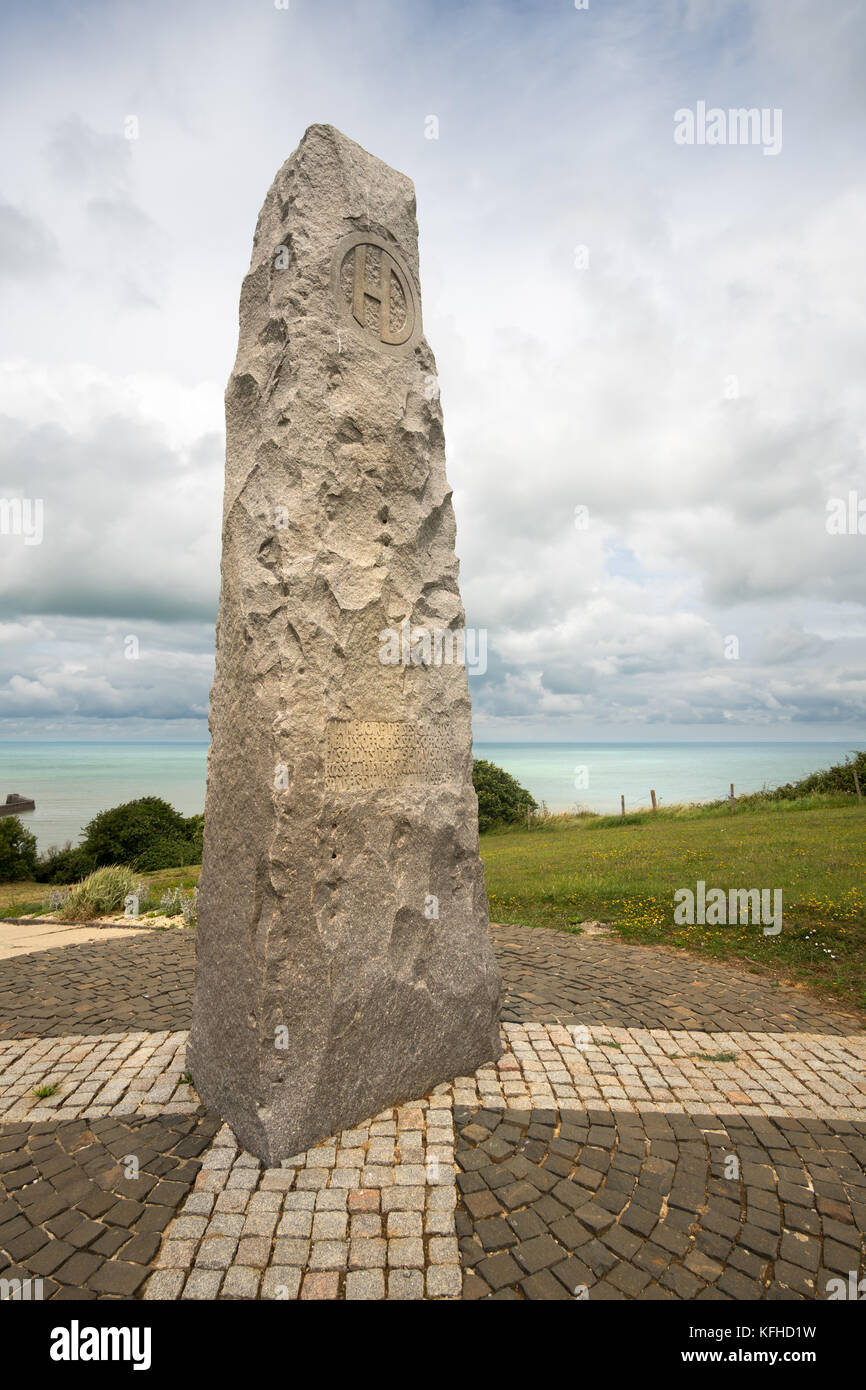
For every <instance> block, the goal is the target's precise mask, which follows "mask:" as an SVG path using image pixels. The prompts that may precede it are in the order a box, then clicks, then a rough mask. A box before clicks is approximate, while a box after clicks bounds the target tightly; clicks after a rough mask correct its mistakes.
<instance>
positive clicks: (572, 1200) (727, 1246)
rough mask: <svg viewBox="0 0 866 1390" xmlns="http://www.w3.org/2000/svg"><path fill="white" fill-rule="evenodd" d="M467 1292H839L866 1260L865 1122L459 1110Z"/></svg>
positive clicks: (460, 1227) (460, 1223)
mask: <svg viewBox="0 0 866 1390" xmlns="http://www.w3.org/2000/svg"><path fill="white" fill-rule="evenodd" d="M455 1122H456V1126H457V1134H458V1141H457V1149H456V1157H457V1162H458V1165H459V1168H460V1174H459V1176H458V1179H457V1181H458V1186H459V1188H460V1192H461V1198H462V1200H461V1205H460V1210H459V1211H458V1214H457V1231H458V1234H459V1236H460V1252H461V1256H462V1260H463V1263H464V1266H465V1267H466V1268H467V1271H468V1272H467V1274H466V1279H465V1284H464V1290H463V1297H464V1298H467V1299H474V1298H510V1299H514V1298H527V1299H566V1298H574V1297H588V1298H590V1299H597V1298H605V1299H610V1298H651V1299H659V1298H688V1299H706V1298H720V1297H721V1298H725V1297H727V1298H735V1299H760V1298H770V1299H798V1298H800V1299H808V1298H815V1297H826V1296H827V1281H828V1280H829V1279H835V1278H840V1277H841V1278H843V1279H845V1280H846V1282H847V1279H848V1276H849V1273H850V1272H851V1271H855V1272H856V1273H857V1275H858V1277H859V1276H861V1275H862V1274H863V1272H864V1268H866V1246H864V1234H866V1173H864V1169H866V1123H864V1122H862V1121H861V1122H860V1123H857V1124H845V1123H844V1122H841V1123H839V1122H832V1121H827V1122H824V1121H822V1120H819V1119H810V1120H791V1119H784V1118H780V1119H773V1120H770V1119H766V1118H764V1117H761V1116H749V1117H746V1116H737V1115H729V1116H728V1117H727V1118H726V1119H725V1120H721V1119H720V1118H718V1117H715V1116H710V1115H703V1116H701V1115H682V1114H681V1115H677V1114H661V1113H659V1112H648V1113H643V1112H640V1111H639V1112H637V1113H634V1112H631V1111H615V1110H609V1109H606V1108H600V1107H597V1106H594V1105H590V1106H589V1107H588V1108H587V1109H581V1110H560V1111H558V1110H534V1109H533V1110H513V1109H509V1110H494V1109H483V1110H475V1111H472V1110H467V1109H464V1108H463V1107H459V1108H457V1110H456V1111H455Z"/></svg>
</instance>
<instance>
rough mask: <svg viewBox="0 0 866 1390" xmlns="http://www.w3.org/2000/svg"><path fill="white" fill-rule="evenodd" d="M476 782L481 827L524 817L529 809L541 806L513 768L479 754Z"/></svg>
mask: <svg viewBox="0 0 866 1390" xmlns="http://www.w3.org/2000/svg"><path fill="white" fill-rule="evenodd" d="M472 785H473V786H474V788H475V793H476V795H477V797H478V829H479V830H492V829H493V828H494V827H495V826H497V825H509V824H511V823H512V822H513V821H518V820H522V819H523V818H524V817H525V815H526V812H527V810H530V811H534V810H535V809H536V807H537V803H536V802H535V801H534V800H533V798H532V795H531V794H530V793H529V792H528V791H527V790H526V788H525V787H521V785H520V783H519V782H516V781H515V780H514V778H513V777H512V776H511V774H510V773H509V772H505V771H503V769H502V768H501V767H497V766H496V764H495V763H489V762H487V761H486V760H485V759H484V758H476V759H475V762H474V763H473V765H472Z"/></svg>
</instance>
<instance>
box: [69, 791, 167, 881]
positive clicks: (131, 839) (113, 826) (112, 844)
mask: <svg viewBox="0 0 866 1390" xmlns="http://www.w3.org/2000/svg"><path fill="white" fill-rule="evenodd" d="M188 838H189V836H188V832H187V822H186V820H185V819H184V817H183V816H182V815H181V814H180V812H179V811H176V810H175V809H174V807H173V806H170V805H169V804H168V802H167V801H163V799H162V797H159V796H142V797H139V799H138V800H136V801H127V802H124V804H123V805H122V806H115V807H113V809H112V810H110V811H100V813H99V815H98V816H94V818H93V820H92V821H90V823H89V825H86V826H85V828H84V837H83V839H82V842H81V848H82V849H83V850H84V852H85V854H89V855H90V856H91V858H92V860H93V863H94V864H95V865H97V866H99V865H100V864H117V863H124V864H131V863H133V862H134V861H137V860H138V858H139V856H141V855H143V854H144V853H145V852H146V851H147V850H149V849H150V848H151V847H152V846H153V845H155V844H158V843H159V842H160V841H164V840H180V841H184V842H186V841H187V840H188ZM188 862H189V861H188ZM152 867H153V866H152ZM161 867H163V866H161ZM167 867H169V868H170V867H171V865H168V866H167Z"/></svg>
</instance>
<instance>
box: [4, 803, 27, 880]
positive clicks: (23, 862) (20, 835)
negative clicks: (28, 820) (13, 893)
mask: <svg viewBox="0 0 866 1390" xmlns="http://www.w3.org/2000/svg"><path fill="white" fill-rule="evenodd" d="M35 872H36V836H35V835H31V833H30V831H29V830H25V829H24V826H23V825H22V824H21V818H20V816H3V817H0V880H2V881H3V882H9V881H10V880H12V879H21V878H33V875H34V873H35Z"/></svg>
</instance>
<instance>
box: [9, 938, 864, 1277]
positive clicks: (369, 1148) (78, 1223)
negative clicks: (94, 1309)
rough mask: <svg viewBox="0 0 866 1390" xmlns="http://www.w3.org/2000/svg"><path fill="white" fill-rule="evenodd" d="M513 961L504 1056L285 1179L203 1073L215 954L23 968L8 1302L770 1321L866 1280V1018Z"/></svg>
mask: <svg viewBox="0 0 866 1390" xmlns="http://www.w3.org/2000/svg"><path fill="white" fill-rule="evenodd" d="M493 940H494V944H495V948H496V951H497V956H498V959H499V961H500V964H501V967H502V970H503V977H504V982H505V1005H504V1010H503V1034H502V1040H503V1053H502V1056H501V1057H500V1059H499V1060H498V1062H497V1063H496V1064H494V1065H490V1066H487V1067H482V1068H481V1069H480V1070H479V1071H478V1072H477V1073H476V1074H475V1075H474V1076H471V1077H456V1078H454V1079H453V1080H452V1081H451V1082H449V1083H446V1084H443V1085H442V1086H440V1087H437V1088H436V1090H435V1091H434V1092H433V1093H432V1094H431V1095H429V1096H426V1097H420V1098H418V1099H417V1100H413V1101H410V1102H408V1103H407V1104H406V1105H404V1106H400V1107H397V1108H395V1109H394V1110H391V1111H385V1112H382V1114H380V1115H378V1116H375V1117H372V1118H371V1119H370V1120H369V1121H368V1122H366V1123H365V1124H362V1125H358V1126H356V1127H355V1128H354V1129H353V1130H348V1131H344V1132H343V1133H342V1134H340V1135H337V1136H335V1137H334V1138H333V1139H330V1140H326V1141H324V1142H323V1143H322V1144H320V1145H316V1146H315V1147H314V1148H313V1149H311V1150H309V1151H308V1152H307V1153H306V1154H299V1155H295V1156H294V1157H293V1158H292V1159H289V1160H286V1161H285V1162H284V1163H283V1164H281V1165H280V1166H279V1167H276V1168H266V1167H264V1166H263V1165H262V1164H260V1163H259V1161H258V1160H257V1159H256V1158H254V1157H253V1156H252V1155H250V1154H246V1153H244V1152H243V1151H242V1150H240V1149H239V1148H238V1146H237V1144H236V1142H235V1140H234V1137H233V1135H232V1134H231V1132H230V1130H229V1129H228V1128H227V1127H226V1126H225V1125H223V1124H221V1122H220V1121H219V1120H218V1118H217V1117H216V1116H213V1115H209V1114H207V1113H206V1112H204V1111H203V1109H202V1107H201V1106H200V1105H199V1104H198V1101H197V1097H196V1095H195V1092H194V1090H193V1088H192V1086H190V1085H189V1082H188V1079H187V1078H186V1076H185V1072H184V1066H185V1059H184V1049H185V1045H186V1038H187V1028H188V1023H189V1011H190V995H191V989H192V975H193V966H194V945H195V935H194V932H180V931H178V932H165V933H156V932H152V933H151V932H149V933H147V934H146V936H144V938H142V936H139V935H135V936H132V935H130V936H129V937H128V938H126V939H123V940H111V939H105V940H103V941H100V942H88V943H85V944H80V945H72V946H68V947H66V948H62V949H51V950H45V951H41V952H37V953H31V954H28V955H27V956H26V957H23V958H18V959H17V960H12V961H8V962H0V1289H7V1288H12V1289H13V1292H12V1293H11V1294H9V1295H7V1296H12V1297H15V1296H16V1294H15V1292H14V1287H15V1282H16V1280H27V1279H30V1280H38V1281H41V1284H40V1286H39V1287H40V1291H41V1296H42V1297H46V1298H71V1297H79V1296H80V1297H83V1298H92V1297H100V1298H103V1297H104V1298H111V1297H113V1298H142V1297H143V1298H145V1299H166V1298H170V1299H175V1298H183V1299H201V1298H205V1299H207V1298H221V1299H252V1298H259V1299H271V1298H272V1299H300V1300H302V1301H307V1300H310V1299H314V1300H322V1299H326V1300H327V1299H348V1300H370V1299H373V1300H379V1299H393V1300H406V1299H409V1300H415V1299H421V1298H426V1299H447V1300H454V1299H458V1298H461V1297H462V1298H464V1299H479V1298H482V1299H485V1298H490V1299H510V1300H514V1299H517V1300H521V1301H522V1300H530V1301H533V1300H548V1299H556V1300H561V1299H565V1298H581V1299H582V1298H588V1299H590V1300H592V1299H598V1298H603V1299H611V1298H614V1299H632V1298H635V1299H666V1298H679V1299H700V1300H704V1299H707V1298H713V1299H718V1298H734V1299H749V1300H751V1299H810V1298H811V1299H814V1298H824V1297H827V1294H828V1284H829V1281H831V1280H833V1279H837V1278H839V1279H843V1280H848V1279H850V1278H851V1277H852V1276H855V1277H857V1278H862V1277H863V1276H864V1273H866V1265H864V1259H866V1245H864V1241H866V1036H864V1032H863V1029H862V1025H861V1023H860V1021H859V1020H858V1019H857V1018H856V1017H854V1016H853V1015H850V1014H846V1013H845V1012H844V1011H842V1010H838V1009H834V1008H832V1007H830V1006H827V1005H824V1004H822V1003H821V1002H820V1001H819V1000H815V999H813V998H812V997H811V996H809V995H807V994H805V993H804V992H803V991H798V990H795V989H793V988H784V987H783V988H781V989H780V988H778V987H775V986H774V985H773V984H772V982H770V981H769V980H767V979H764V978H762V977H756V976H752V975H750V974H749V973H748V972H745V971H742V970H732V969H729V968H728V967H726V966H718V965H712V964H706V965H705V964H704V963H703V962H696V961H695V960H693V959H690V958H688V957H682V958H681V957H679V956H678V955H676V954H675V953H673V952H667V951H660V950H656V949H652V948H643V947H636V946H630V945H627V944H625V943H622V942H618V941H616V940H614V939H610V938H606V937H596V938H581V937H575V936H567V935H563V934H560V933H556V932H552V931H543V930H537V929H532V928H526V927H511V926H506V927H497V928H494V929H493ZM40 1089H41V1090H42V1091H43V1094H42V1095H41V1096H40V1095H38V1094H37V1091H38V1090H40ZM46 1089H47V1090H48V1091H49V1092H50V1094H48V1095H45V1094H44V1091H45V1090H46ZM130 1158H132V1159H135V1160H136V1162H137V1167H136V1164H135V1163H133V1164H132V1166H131V1167H130V1165H129V1160H130ZM131 1174H134V1176H131ZM4 1280H5V1281H6V1283H3V1282H2V1281H4Z"/></svg>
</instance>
